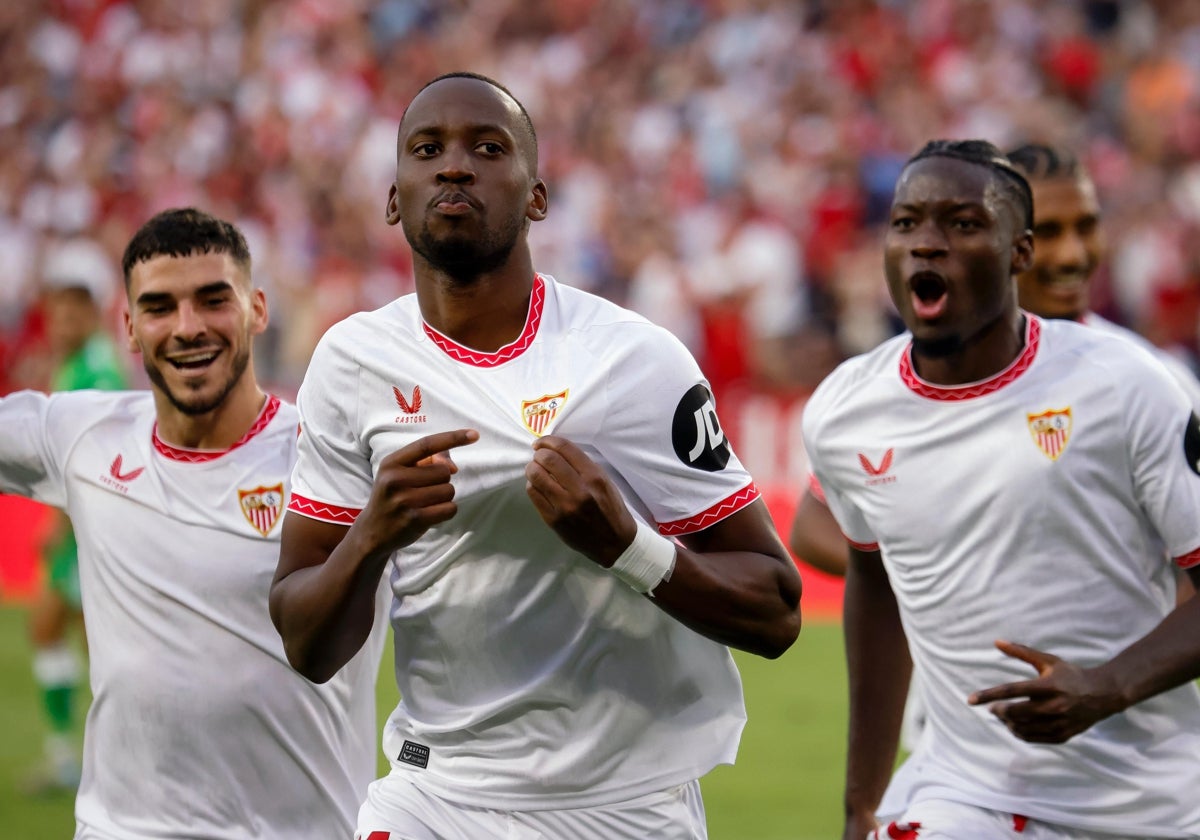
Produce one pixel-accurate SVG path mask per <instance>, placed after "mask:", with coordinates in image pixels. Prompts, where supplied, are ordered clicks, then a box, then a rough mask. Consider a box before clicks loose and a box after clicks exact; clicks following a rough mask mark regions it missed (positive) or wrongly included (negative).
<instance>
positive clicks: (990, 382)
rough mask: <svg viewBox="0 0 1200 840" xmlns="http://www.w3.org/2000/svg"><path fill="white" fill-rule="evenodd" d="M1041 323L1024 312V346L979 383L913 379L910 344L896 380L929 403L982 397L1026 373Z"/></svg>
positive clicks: (905, 350)
mask: <svg viewBox="0 0 1200 840" xmlns="http://www.w3.org/2000/svg"><path fill="white" fill-rule="evenodd" d="M1041 337H1042V325H1041V322H1040V321H1039V320H1038V319H1037V318H1035V317H1033V316H1032V315H1030V314H1028V313H1026V315H1025V346H1024V348H1022V349H1021V352H1020V353H1018V354H1017V358H1015V359H1013V361H1012V363H1011V364H1009V366H1008V367H1006V368H1005V369H1004V370H1002V371H1000V372H999V373H997V374H995V375H993V376H990V377H988V378H987V379H984V380H982V381H980V382H971V383H968V384H966V385H934V384H933V383H932V382H926V381H925V380H924V379H922V378H921V377H919V376H917V372H916V371H915V370H914V369H913V363H912V342H909V344H908V346H907V347H905V348H904V352H903V353H902V354H901V355H900V379H901V380H902V381H903V382H904V384H905V385H907V386H908V387H909V389H911V390H912V391H913V392H914V393H916V394H917V395H919V396H922V397H925V398H926V399H931V400H941V401H943V402H959V401H961V400H971V399H974V398H975V397H982V396H984V395H985V394H991V393H994V392H996V391H999V390H1000V389H1001V388H1003V387H1004V386H1005V385H1009V384H1011V383H1012V382H1013V381H1015V380H1016V379H1017V377H1019V376H1020V375H1021V374H1023V373H1024V372H1025V371H1027V370H1029V367H1030V365H1032V364H1033V360H1034V359H1036V358H1037V351H1038V345H1039V344H1040V343H1041Z"/></svg>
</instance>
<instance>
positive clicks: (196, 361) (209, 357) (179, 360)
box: [167, 350, 221, 371]
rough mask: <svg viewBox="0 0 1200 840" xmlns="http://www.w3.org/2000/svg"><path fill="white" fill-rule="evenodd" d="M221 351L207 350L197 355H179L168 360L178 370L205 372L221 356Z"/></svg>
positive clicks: (196, 353)
mask: <svg viewBox="0 0 1200 840" xmlns="http://www.w3.org/2000/svg"><path fill="white" fill-rule="evenodd" d="M220 353H221V351H220V350H205V351H203V352H195V353H179V354H176V355H174V356H171V357H170V358H168V359H167V363H168V364H170V365H171V367H173V368H175V369H176V370H184V371H195V370H204V369H205V368H206V367H208V366H209V365H211V364H212V363H213V360H215V359H216V358H217V356H218V355H220Z"/></svg>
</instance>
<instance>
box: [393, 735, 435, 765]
mask: <svg viewBox="0 0 1200 840" xmlns="http://www.w3.org/2000/svg"><path fill="white" fill-rule="evenodd" d="M396 758H397V760H399V761H403V762H404V763H405V764H411V765H413V766H414V767H420V768H421V769H422V770H423V769H425V768H426V767H428V766H429V747H427V746H425V745H424V744H417V743H414V742H412V741H405V742H404V746H403V747H401V748H400V755H398V756H396Z"/></svg>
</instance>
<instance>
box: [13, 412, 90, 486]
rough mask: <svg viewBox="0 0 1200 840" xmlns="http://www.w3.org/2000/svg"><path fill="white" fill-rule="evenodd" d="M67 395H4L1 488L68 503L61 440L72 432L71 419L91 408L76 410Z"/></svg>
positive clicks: (78, 416) (82, 415)
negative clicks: (59, 443) (59, 440)
mask: <svg viewBox="0 0 1200 840" xmlns="http://www.w3.org/2000/svg"><path fill="white" fill-rule="evenodd" d="M65 397H66V394H55V395H53V396H47V395H46V394H42V393H39V392H37V391H18V392H16V393H14V394H11V395H9V396H7V397H3V398H0V430H2V431H0V492H4V493H13V494H16V495H18V496H26V497H28V498H31V499H36V500H37V501H39V502H44V503H45V504H48V505H54V506H56V507H63V506H65V505H66V503H67V498H66V496H67V494H66V486H65V482H64V480H63V474H64V460H62V459H64V458H65V452H66V449H67V447H65V446H56V445H55V441H56V440H58V439H60V438H61V439H64V440H65V439H67V438H69V436H70V429H69V424H68V423H67V421H68V420H69V419H70V418H71V417H72V416H75V417H77V418H82V417H86V416H87V412H86V411H79V410H76V411H74V412H72V411H70V410H69V408H67V407H66V406H65V405H64V403H67V402H70V400H66V399H64V398H65Z"/></svg>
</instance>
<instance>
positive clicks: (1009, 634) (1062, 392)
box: [804, 315, 1200, 837]
mask: <svg viewBox="0 0 1200 840" xmlns="http://www.w3.org/2000/svg"><path fill="white" fill-rule="evenodd" d="M1025 317H1026V324H1027V332H1026V342H1025V347H1024V349H1023V351H1022V352H1021V353H1020V355H1019V356H1018V357H1017V359H1015V360H1014V362H1013V363H1012V364H1011V365H1010V366H1009V367H1008V368H1006V369H1005V370H1004V371H1001V372H1000V373H998V374H996V375H995V376H993V377H991V378H989V379H987V380H985V381H983V382H977V383H972V384H969V385H963V386H958V387H941V386H937V385H933V384H931V383H928V382H926V381H924V380H922V379H921V378H920V377H919V376H917V374H916V373H915V371H914V369H913V365H912V357H911V337H910V336H908V335H907V334H906V335H903V336H899V337H897V338H895V339H892V340H890V341H888V342H886V343H884V344H883V345H881V346H880V347H878V348H876V349H875V350H873V351H872V352H870V353H867V354H865V355H863V356H860V357H857V358H854V359H852V360H850V361H848V362H846V363H844V364H843V365H842V366H840V367H839V368H838V369H837V370H836V371H835V372H834V373H833V374H831V375H830V376H829V377H828V378H827V379H826V381H825V382H824V383H822V385H821V386H820V387H819V388H818V390H817V392H816V393H815V394H814V396H813V398H812V400H811V401H810V402H809V404H808V407H807V408H806V411H805V418H804V436H805V442H806V445H807V447H808V450H809V454H810V456H811V459H812V463H813V467H814V470H815V473H816V475H817V478H818V479H819V481H820V484H821V487H822V489H823V490H824V492H825V496H826V499H827V501H828V504H829V507H830V509H831V511H832V512H833V513H834V515H835V517H836V518H837V520H838V523H839V524H840V525H841V527H842V530H843V532H844V533H845V534H846V535H847V537H848V538H849V539H850V540H851V541H853V542H854V543H856V544H858V545H859V546H860V547H862V548H864V549H872V548H877V549H878V550H879V551H880V552H881V554H882V557H883V563H884V565H885V567H886V569H887V573H888V576H889V579H890V582H891V586H892V589H893V591H894V592H895V594H896V600H897V603H898V605H899V608H900V615H901V620H902V621H903V624H904V628H905V631H906V634H907V637H908V643H909V647H910V650H911V652H912V655H913V660H914V663H915V665H916V667H917V669H918V670H919V672H920V673H921V677H922V681H923V688H924V699H925V701H926V704H927V721H928V724H927V725H928V731H927V733H926V736H925V738H924V739H923V740H922V743H921V746H920V747H919V748H918V750H917V753H916V754H915V755H914V756H913V758H912V759H910V764H913V768H912V772H911V773H909V774H908V775H909V778H908V781H909V782H912V783H913V785H914V787H913V793H912V801H919V800H921V799H922V798H942V799H950V800H954V801H961V802H966V803H969V804H974V805H979V806H981V807H984V808H990V809H994V810H998V811H1004V812H1008V813H1019V814H1025V815H1028V816H1030V817H1035V818H1038V819H1042V820H1045V821H1047V822H1054V823H1060V824H1063V825H1069V826H1076V827H1079V828H1085V829H1092V830H1097V831H1109V832H1114V833H1117V834H1121V835H1122V836H1125V835H1129V836H1138V837H1190V836H1194V835H1195V834H1196V833H1197V832H1198V831H1200V798H1197V796H1196V795H1195V791H1196V790H1197V789H1200V762H1198V761H1197V760H1196V756H1197V755H1200V694H1198V693H1197V690H1196V687H1195V686H1194V685H1192V684H1190V683H1189V684H1187V685H1183V686H1181V687H1179V688H1176V689H1173V690H1171V691H1167V692H1164V693H1162V694H1160V695H1158V696H1156V697H1153V698H1151V699H1149V700H1146V701H1145V702H1142V703H1139V704H1137V705H1136V706H1134V707H1132V708H1130V709H1128V710H1126V711H1125V712H1124V713H1121V714H1117V715H1114V716H1112V717H1110V718H1108V719H1106V720H1103V721H1101V722H1099V723H1098V724H1096V725H1095V726H1093V727H1092V728H1091V729H1089V730H1088V731H1086V732H1084V733H1082V734H1080V735H1078V736H1076V737H1075V738H1072V739H1071V740H1070V741H1069V742H1067V743H1066V744H1063V745H1055V746H1048V745H1038V744H1030V743H1026V742H1024V741H1020V740H1018V739H1016V738H1015V737H1014V736H1013V735H1012V734H1011V733H1009V732H1008V730H1007V729H1006V728H1005V727H1004V725H1003V724H1002V723H1001V722H1000V721H998V720H997V719H995V718H994V716H993V715H991V714H990V713H989V712H988V710H987V709H986V708H979V707H972V706H968V705H967V703H966V698H967V696H968V695H969V694H970V693H971V692H973V691H976V690H979V689H983V688H987V687H989V686H993V685H998V684H1002V683H1008V682H1014V681H1018V680H1023V679H1029V678H1031V677H1033V676H1034V674H1033V672H1032V669H1031V668H1030V667H1029V666H1028V665H1026V664H1025V663H1022V662H1020V661H1018V660H1014V659H1011V658H1008V657H1005V656H1004V655H1003V654H1001V653H1000V652H999V651H998V650H996V649H995V647H994V642H995V640H997V639H1008V640H1011V641H1014V642H1019V643H1021V644H1025V645H1029V646H1031V647H1034V648H1037V649H1040V650H1044V651H1048V652H1050V653H1053V654H1055V655H1057V656H1060V657H1062V658H1063V659H1066V660H1068V661H1071V662H1074V663H1076V664H1078V665H1080V666H1083V667H1090V666H1095V665H1098V664H1100V663H1103V662H1106V661H1108V660H1109V659H1111V658H1112V657H1113V656H1115V655H1116V654H1117V653H1119V652H1120V651H1122V650H1123V649H1125V648H1126V647H1128V646H1129V645H1130V644H1131V643H1133V642H1134V641H1136V640H1138V639H1140V638H1141V637H1143V636H1144V635H1146V634H1147V633H1148V632H1149V631H1150V630H1152V629H1153V628H1154V627H1156V626H1157V625H1158V624H1159V623H1160V622H1161V620H1162V618H1163V617H1164V616H1165V615H1166V614H1167V613H1168V612H1169V611H1170V610H1171V609H1172V608H1173V606H1174V591H1175V587H1174V576H1175V570H1174V568H1173V567H1172V564H1171V563H1170V562H1169V559H1168V557H1166V556H1164V553H1163V551H1162V548H1163V546H1165V547H1166V549H1167V552H1168V553H1169V555H1170V557H1171V558H1174V559H1175V561H1176V563H1177V564H1178V565H1180V566H1190V565H1194V564H1195V563H1196V562H1200V516H1198V515H1197V512H1198V511H1200V475H1198V474H1197V470H1198V469H1200V465H1198V463H1197V458H1200V429H1198V428H1197V426H1196V421H1195V420H1194V418H1193V415H1192V412H1191V408H1190V406H1189V405H1188V402H1187V399H1186V398H1185V396H1184V394H1183V392H1182V391H1181V390H1180V388H1179V386H1178V385H1177V384H1176V383H1175V382H1174V381H1173V380H1172V379H1171V378H1170V376H1169V375H1168V374H1167V373H1166V372H1165V370H1164V369H1163V367H1162V366H1161V365H1160V364H1158V363H1157V362H1156V361H1155V360H1154V359H1153V358H1152V357H1150V355H1149V354H1147V353H1146V352H1144V351H1143V350H1142V349H1140V348H1138V347H1136V346H1134V345H1133V344H1132V343H1130V342H1128V341H1126V340H1124V339H1119V338H1115V337H1112V336H1109V335H1105V334H1103V333H1102V332H1101V331H1099V330H1094V329H1089V328H1085V327H1083V326H1080V325H1079V324H1074V323H1067V322H1056V321H1042V320H1041V319H1038V318H1036V317H1033V316H1031V315H1026V316H1025ZM913 773H915V774H916V777H917V778H916V779H915V781H914V780H913V778H912V775H913Z"/></svg>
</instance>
